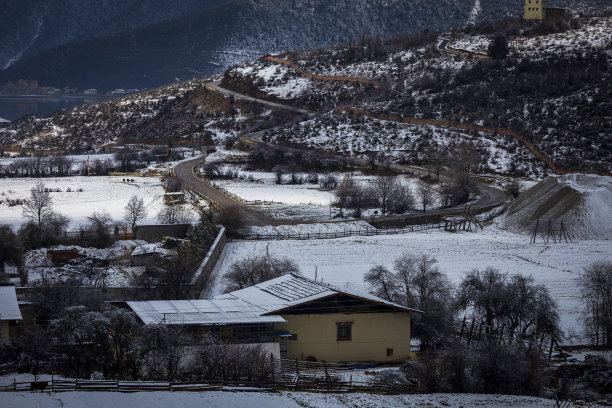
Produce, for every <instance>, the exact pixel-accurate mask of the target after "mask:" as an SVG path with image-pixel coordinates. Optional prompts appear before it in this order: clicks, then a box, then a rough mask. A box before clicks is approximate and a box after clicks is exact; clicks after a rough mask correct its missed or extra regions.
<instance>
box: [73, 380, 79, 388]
mask: <svg viewBox="0 0 612 408" xmlns="http://www.w3.org/2000/svg"><path fill="white" fill-rule="evenodd" d="M74 390H75V391H78V390H79V379H78V378H76V379H75V380H74Z"/></svg>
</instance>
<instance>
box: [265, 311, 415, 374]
mask: <svg viewBox="0 0 612 408" xmlns="http://www.w3.org/2000/svg"><path fill="white" fill-rule="evenodd" d="M283 318H284V319H285V320H287V323H277V324H275V330H286V331H288V332H289V333H291V334H297V339H296V340H291V339H290V340H289V358H291V359H295V358H297V359H298V360H304V359H305V358H306V357H308V356H314V357H316V359H317V360H319V361H322V360H325V361H327V362H330V363H337V362H343V361H378V362H390V361H399V360H401V361H404V360H408V359H411V358H413V354H412V353H411V352H410V314H409V313H403V312H397V313H334V314H305V315H283ZM346 322H352V325H351V340H342V341H338V340H337V324H336V323H346ZM387 349H393V355H392V356H387Z"/></svg>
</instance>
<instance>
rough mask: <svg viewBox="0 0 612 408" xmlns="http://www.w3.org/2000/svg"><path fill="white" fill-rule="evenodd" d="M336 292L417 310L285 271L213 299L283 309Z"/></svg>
mask: <svg viewBox="0 0 612 408" xmlns="http://www.w3.org/2000/svg"><path fill="white" fill-rule="evenodd" d="M335 294H345V295H348V296H353V297H358V298H361V299H364V300H368V301H371V302H375V303H379V304H384V305H387V306H390V307H393V308H395V309H400V310H405V311H412V312H420V311H419V310H415V309H411V308H408V307H405V306H402V305H398V304H397V303H393V302H388V301H386V300H384V299H381V298H379V297H376V296H373V295H371V294H369V293H365V292H360V291H357V290H354V289H339V288H336V287H333V286H331V285H328V284H325V283H322V282H315V281H313V280H310V279H308V278H305V277H303V276H300V275H293V274H287V275H283V276H281V277H278V278H275V279H271V280H269V281H266V282H262V283H260V284H257V285H255V286H250V287H248V288H244V289H240V290H236V291H234V292H229V293H226V294H224V295H220V296H216V297H215V298H214V299H215V300H218V299H240V300H243V301H245V302H248V303H249V304H252V305H257V306H258V307H260V308H262V309H265V310H266V311H267V313H273V312H275V311H279V310H283V309H286V308H289V307H292V306H297V305H299V304H302V303H307V302H311V301H314V300H317V299H322V298H326V297H328V296H332V295H335Z"/></svg>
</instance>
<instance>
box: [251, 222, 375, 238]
mask: <svg viewBox="0 0 612 408" xmlns="http://www.w3.org/2000/svg"><path fill="white" fill-rule="evenodd" d="M370 229H374V227H373V226H371V225H370V224H368V223H367V222H365V221H347V222H330V223H316V224H297V225H279V226H276V227H274V226H271V225H268V226H265V227H251V228H250V229H249V231H248V233H249V234H254V235H281V236H283V235H296V234H320V233H339V232H346V231H358V230H362V231H364V230H370Z"/></svg>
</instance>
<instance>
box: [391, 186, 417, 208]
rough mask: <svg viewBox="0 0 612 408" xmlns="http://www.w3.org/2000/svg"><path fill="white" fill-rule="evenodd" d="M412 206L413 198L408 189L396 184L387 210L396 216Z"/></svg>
mask: <svg viewBox="0 0 612 408" xmlns="http://www.w3.org/2000/svg"><path fill="white" fill-rule="evenodd" d="M413 206H414V197H413V195H412V192H411V191H410V188H409V187H408V186H405V185H403V184H398V186H397V188H396V189H395V191H394V192H393V194H392V195H391V198H390V201H389V208H390V210H391V211H393V212H394V213H396V214H402V213H404V212H406V211H407V210H410V209H411V208H412V207H413Z"/></svg>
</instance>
